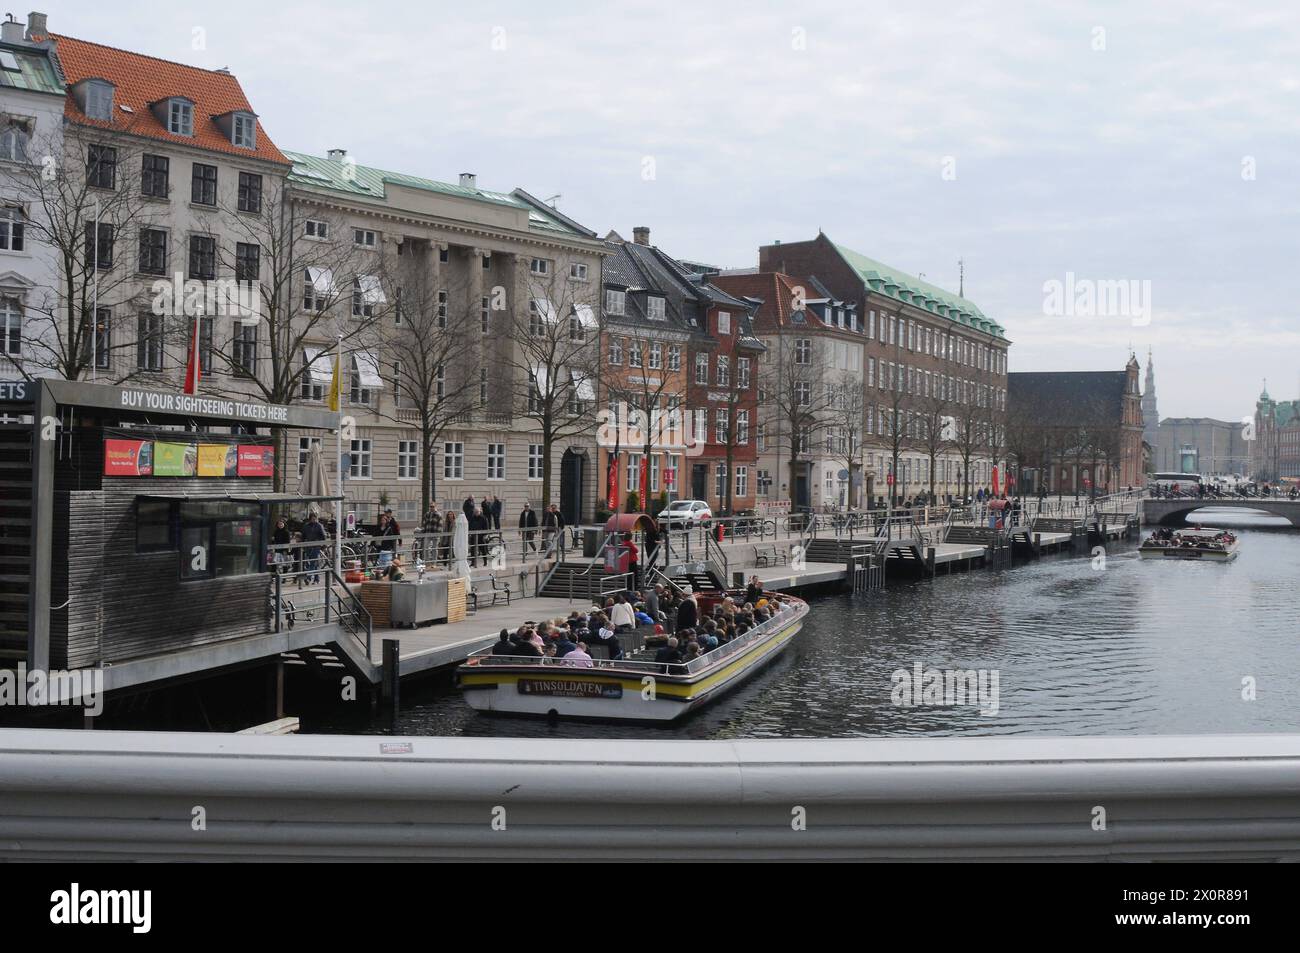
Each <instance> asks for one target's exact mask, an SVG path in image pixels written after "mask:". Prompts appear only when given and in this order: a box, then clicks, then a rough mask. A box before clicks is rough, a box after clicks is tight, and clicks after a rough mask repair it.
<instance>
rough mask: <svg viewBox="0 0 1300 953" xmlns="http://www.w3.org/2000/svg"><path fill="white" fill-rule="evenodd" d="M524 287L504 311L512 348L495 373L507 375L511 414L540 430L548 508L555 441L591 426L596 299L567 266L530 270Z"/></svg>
mask: <svg viewBox="0 0 1300 953" xmlns="http://www.w3.org/2000/svg"><path fill="white" fill-rule="evenodd" d="M559 271H563V272H564V276H563V277H561V276H560V275H559V274H558V273H557V272H559ZM523 292H524V296H525V300H524V301H522V302H518V303H517V306H516V307H513V308H509V309H507V311H506V313H507V314H508V315H509V318H508V325H509V326H508V328H507V329H506V333H507V335H508V338H509V341H510V343H511V347H510V348H509V350H508V351H507V352H506V354H505V356H504V357H503V362H504V366H503V367H502V368H501V370H502V373H503V374H505V375H508V381H509V384H508V386H509V388H510V391H511V393H510V406H512V407H513V408H514V413H515V414H517V415H518V416H520V417H523V418H525V419H528V420H531V421H532V422H533V423H534V424H535V425H536V426H537V429H538V431H539V437H540V439H541V443H542V503H543V505H546V504H549V503H551V502H553V501H552V500H551V461H552V459H553V454H554V448H555V445H556V444H557V443H558V442H559V441H561V440H564V439H566V438H568V437H574V436H578V435H580V434H585V433H590V432H592V431H594V430H595V428H596V420H595V414H594V413H592V410H593V404H594V403H595V398H596V384H597V378H598V374H599V362H598V359H597V355H598V353H599V330H600V321H599V318H598V317H597V315H598V314H599V301H598V300H597V299H596V297H595V293H594V292H593V291H592V290H591V289H590V288H589V287H588V286H587V283H586V282H579V281H575V280H572V279H570V278H569V277H568V269H551V274H549V275H536V274H533V273H531V272H530V273H529V275H528V278H527V279H526V281H525V285H524V288H523Z"/></svg>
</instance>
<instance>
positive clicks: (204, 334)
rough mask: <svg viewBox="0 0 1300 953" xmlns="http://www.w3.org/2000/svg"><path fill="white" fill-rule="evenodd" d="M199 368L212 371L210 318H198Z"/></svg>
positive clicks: (206, 372)
mask: <svg viewBox="0 0 1300 953" xmlns="http://www.w3.org/2000/svg"><path fill="white" fill-rule="evenodd" d="M199 369H200V370H202V371H203V373H204V374H211V373H212V318H204V317H201V318H199Z"/></svg>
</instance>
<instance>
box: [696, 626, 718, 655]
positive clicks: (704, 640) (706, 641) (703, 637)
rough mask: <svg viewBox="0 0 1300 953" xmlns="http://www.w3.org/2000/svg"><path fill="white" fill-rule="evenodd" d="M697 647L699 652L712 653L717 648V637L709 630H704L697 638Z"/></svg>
mask: <svg viewBox="0 0 1300 953" xmlns="http://www.w3.org/2000/svg"><path fill="white" fill-rule="evenodd" d="M699 646H700V651H701V652H712V651H713V650H714V649H716V648H717V647H718V637H717V636H716V635H714V634H713V632H712V631H710V630H709V629H705V630H704V631H703V632H702V633H701V634H700V636H699Z"/></svg>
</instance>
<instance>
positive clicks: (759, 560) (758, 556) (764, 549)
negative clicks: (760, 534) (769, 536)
mask: <svg viewBox="0 0 1300 953" xmlns="http://www.w3.org/2000/svg"><path fill="white" fill-rule="evenodd" d="M788 562H790V555H789V554H788V553H786V552H783V551H782V550H780V549H778V548H777V546H776V545H775V544H774V543H770V544H768V545H766V546H755V547H754V565H755V566H775V565H777V564H778V563H788Z"/></svg>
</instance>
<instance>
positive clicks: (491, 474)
mask: <svg viewBox="0 0 1300 953" xmlns="http://www.w3.org/2000/svg"><path fill="white" fill-rule="evenodd" d="M487 478H488V479H489V480H504V479H505V478H506V445H505V444H504V443H490V444H488V445H487Z"/></svg>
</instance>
